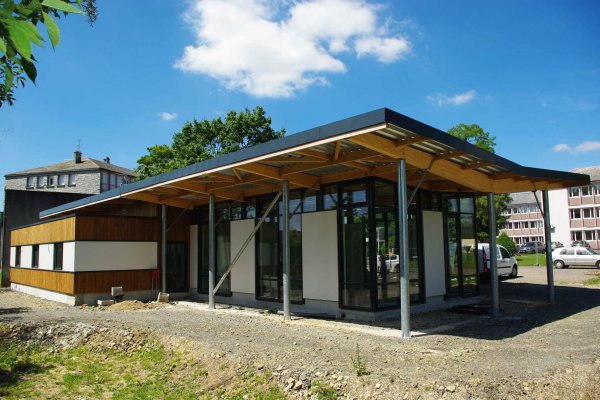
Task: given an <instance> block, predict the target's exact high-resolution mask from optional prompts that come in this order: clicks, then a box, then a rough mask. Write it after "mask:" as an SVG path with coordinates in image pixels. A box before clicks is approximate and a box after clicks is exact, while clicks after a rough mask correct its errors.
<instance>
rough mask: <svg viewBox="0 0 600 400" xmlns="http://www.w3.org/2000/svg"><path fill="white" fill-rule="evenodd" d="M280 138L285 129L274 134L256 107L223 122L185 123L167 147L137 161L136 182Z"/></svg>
mask: <svg viewBox="0 0 600 400" xmlns="http://www.w3.org/2000/svg"><path fill="white" fill-rule="evenodd" d="M284 135H285V129H282V130H280V131H276V130H274V129H273V128H272V127H271V118H270V117H267V116H266V115H265V111H264V110H263V108H262V107H260V106H259V107H256V108H255V109H254V110H249V109H247V108H246V109H245V110H244V111H240V112H235V111H230V112H229V113H227V115H226V116H225V119H221V118H220V117H219V118H215V119H213V120H207V119H203V120H201V121H197V120H193V121H192V122H186V123H185V124H184V125H183V128H182V129H181V132H177V133H175V134H174V135H173V141H172V144H171V146H169V145H166V144H162V145H156V146H153V147H148V154H146V155H144V156H142V157H140V159H139V160H138V166H137V168H136V171H137V173H138V177H137V179H145V178H148V177H150V176H154V175H158V174H162V173H164V172H168V171H171V170H174V169H177V168H182V167H185V166H187V165H191V164H195V163H198V162H200V161H204V160H208V159H210V158H213V157H217V156H220V155H223V154H227V153H232V152H234V151H237V150H241V149H245V148H247V147H252V146H254V145H256V144H259V143H264V142H268V141H270V140H273V139H278V138H281V137H283V136H284Z"/></svg>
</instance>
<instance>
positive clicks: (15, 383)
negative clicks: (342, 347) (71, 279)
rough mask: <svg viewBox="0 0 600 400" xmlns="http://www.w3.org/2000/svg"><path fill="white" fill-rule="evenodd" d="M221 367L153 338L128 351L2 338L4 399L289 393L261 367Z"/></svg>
mask: <svg viewBox="0 0 600 400" xmlns="http://www.w3.org/2000/svg"><path fill="white" fill-rule="evenodd" d="M219 370H220V368H219V366H218V365H212V364H210V365H205V364H201V363H198V362H197V360H195V359H190V358H189V357H188V356H186V355H184V354H183V353H181V352H179V351H178V350H177V351H176V350H167V349H165V348H164V347H163V346H161V345H160V344H158V343H154V342H150V341H148V342H146V344H145V345H144V346H143V347H142V348H140V349H138V350H134V351H132V352H130V353H124V352H122V351H119V350H115V349H107V348H93V347H91V346H85V345H80V346H77V347H73V348H68V349H63V350H60V351H56V352H53V351H51V349H50V348H45V347H40V346H34V345H29V344H27V343H24V342H11V343H9V342H8V341H6V340H0V398H2V399H22V398H44V399H64V398H78V397H80V398H86V399H98V398H103V399H111V398H112V399H136V400H137V399H141V400H143V399H173V400H185V399H214V398H217V397H222V398H226V399H240V400H241V399H244V398H246V399H258V400H279V399H284V398H285V395H284V393H283V392H282V391H281V389H280V388H279V386H277V385H275V384H273V383H270V384H269V383H268V382H267V379H265V377H264V376H263V375H264V374H262V373H255V372H253V371H252V372H248V373H246V374H245V376H242V375H243V374H242V373H239V374H238V375H235V371H233V372H232V371H228V372H227V373H229V374H233V378H232V379H223V380H221V379H220V378H219V375H218V374H219ZM213 374H215V375H213ZM211 379H212V380H211ZM215 382H216V383H215ZM244 396H245V397H244Z"/></svg>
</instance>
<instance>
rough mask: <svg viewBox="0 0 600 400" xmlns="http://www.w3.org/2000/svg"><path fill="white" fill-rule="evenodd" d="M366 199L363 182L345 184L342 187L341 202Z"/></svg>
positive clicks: (358, 201) (351, 202)
mask: <svg viewBox="0 0 600 400" xmlns="http://www.w3.org/2000/svg"><path fill="white" fill-rule="evenodd" d="M366 201H367V185H366V183H365V182H359V183H351V184H345V185H343V187H342V204H357V203H365V202H366Z"/></svg>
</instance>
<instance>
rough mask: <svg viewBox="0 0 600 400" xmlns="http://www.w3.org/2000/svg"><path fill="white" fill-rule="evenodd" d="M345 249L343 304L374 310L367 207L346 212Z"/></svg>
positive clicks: (347, 209) (350, 209)
mask: <svg viewBox="0 0 600 400" xmlns="http://www.w3.org/2000/svg"><path fill="white" fill-rule="evenodd" d="M342 245H343V251H342V258H343V261H342V276H341V284H342V304H343V305H344V306H350V307H361V308H370V307H371V266H370V263H369V211H368V208H367V207H356V208H354V207H349V208H346V209H344V210H343V214H342Z"/></svg>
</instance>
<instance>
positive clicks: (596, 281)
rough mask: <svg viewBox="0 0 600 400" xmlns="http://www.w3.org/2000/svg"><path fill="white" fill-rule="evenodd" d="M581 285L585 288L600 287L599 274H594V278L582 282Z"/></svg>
mask: <svg viewBox="0 0 600 400" xmlns="http://www.w3.org/2000/svg"><path fill="white" fill-rule="evenodd" d="M583 284H584V285H586V286H597V285H600V272H596V276H595V277H593V278H590V279H588V280H587V281H585V282H583Z"/></svg>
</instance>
